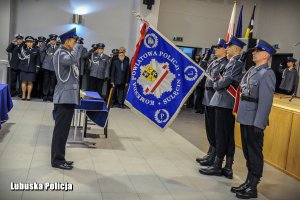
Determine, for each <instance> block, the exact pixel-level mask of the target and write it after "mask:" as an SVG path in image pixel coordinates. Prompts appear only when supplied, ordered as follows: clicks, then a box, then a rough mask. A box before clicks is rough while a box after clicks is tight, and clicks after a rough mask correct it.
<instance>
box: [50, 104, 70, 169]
mask: <svg viewBox="0 0 300 200" xmlns="http://www.w3.org/2000/svg"><path fill="white" fill-rule="evenodd" d="M74 108H75V104H55V105H54V115H55V126H54V130H53V136H52V145H51V164H52V166H53V165H60V164H64V163H65V154H66V143H67V139H68V136H69V131H70V126H71V122H72V118H73V114H74Z"/></svg>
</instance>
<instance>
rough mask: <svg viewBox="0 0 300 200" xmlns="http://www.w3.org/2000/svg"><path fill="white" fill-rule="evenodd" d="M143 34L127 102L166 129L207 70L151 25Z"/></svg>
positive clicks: (137, 111)
mask: <svg viewBox="0 0 300 200" xmlns="http://www.w3.org/2000/svg"><path fill="white" fill-rule="evenodd" d="M143 27H145V25H144V26H143ZM141 32H142V31H141ZM141 38H143V40H140V41H139V43H140V45H139V46H137V50H136V52H135V56H134V58H133V59H132V62H133V63H132V69H131V80H130V84H129V88H128V93H127V96H126V100H125V104H126V105H127V106H128V107H130V108H131V110H133V112H136V113H138V114H140V115H142V116H143V117H145V118H147V119H148V120H150V121H151V122H153V123H154V124H155V125H157V126H159V127H160V128H163V129H164V128H167V127H168V126H169V125H170V124H171V123H172V121H173V120H174V119H175V117H176V116H177V114H178V113H179V111H180V108H181V107H182V105H183V104H184V102H185V101H186V100H187V98H188V97H189V95H190V94H191V93H192V92H193V90H194V88H195V87H196V86H197V84H198V83H199V82H200V80H201V78H202V77H203V75H204V70H203V69H201V68H200V66H198V65H197V64H196V63H195V62H193V60H191V58H189V57H188V56H187V55H185V54H184V53H183V52H182V51H181V50H180V49H179V48H177V47H176V46H175V45H174V44H172V43H171V42H170V41H169V40H168V39H167V38H165V37H164V36H163V35H162V34H161V33H159V32H158V31H157V30H155V29H153V28H152V27H151V26H148V27H146V30H145V31H144V35H143V36H141Z"/></svg>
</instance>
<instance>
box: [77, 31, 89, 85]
mask: <svg viewBox="0 0 300 200" xmlns="http://www.w3.org/2000/svg"><path fill="white" fill-rule="evenodd" d="M83 41H84V38H82V37H79V38H78V40H77V43H78V44H81V45H83V44H84V42H83ZM87 52H88V51H87V49H86V48H85V47H83V48H82V49H81V52H79V71H80V76H79V87H80V88H83V87H82V86H83V76H84V74H85V63H86V62H87V60H86V58H85V57H84V55H85V54H86V53H87Z"/></svg>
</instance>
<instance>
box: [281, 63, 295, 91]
mask: <svg viewBox="0 0 300 200" xmlns="http://www.w3.org/2000/svg"><path fill="white" fill-rule="evenodd" d="M296 62H297V60H296V59H295V58H292V57H288V58H287V67H288V68H286V69H284V70H282V80H281V83H280V86H279V88H280V90H281V91H280V92H281V93H283V94H287V95H292V94H293V95H296V93H297V86H298V81H299V75H298V72H297V70H296V68H295V67H296Z"/></svg>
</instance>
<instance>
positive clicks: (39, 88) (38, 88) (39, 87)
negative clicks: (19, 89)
mask: <svg viewBox="0 0 300 200" xmlns="http://www.w3.org/2000/svg"><path fill="white" fill-rule="evenodd" d="M46 40H47V39H46V38H45V37H44V36H38V38H37V45H36V46H37V47H38V48H39V51H40V66H42V65H43V60H44V58H45V53H44V49H45V48H46ZM43 73H44V71H43V70H42V68H40V70H39V71H38V72H37V80H36V82H35V86H34V88H33V89H34V91H35V94H36V95H37V96H38V97H39V98H43V96H44V95H43V81H44V77H43Z"/></svg>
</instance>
